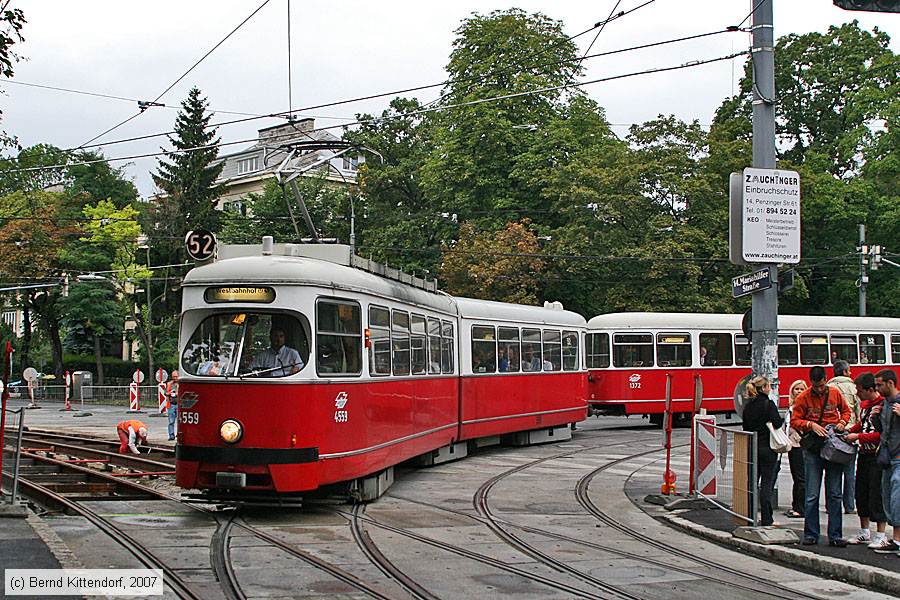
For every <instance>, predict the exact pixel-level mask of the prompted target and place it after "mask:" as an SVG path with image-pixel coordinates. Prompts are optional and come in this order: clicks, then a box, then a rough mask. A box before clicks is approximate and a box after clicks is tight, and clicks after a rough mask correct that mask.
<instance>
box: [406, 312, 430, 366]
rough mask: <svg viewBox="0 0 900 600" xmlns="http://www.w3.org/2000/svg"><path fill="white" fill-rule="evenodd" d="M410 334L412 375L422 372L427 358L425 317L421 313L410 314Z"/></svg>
mask: <svg viewBox="0 0 900 600" xmlns="http://www.w3.org/2000/svg"><path fill="white" fill-rule="evenodd" d="M410 327H411V329H412V336H411V337H410V339H409V343H410V347H411V349H412V372H413V375H419V374H421V373H424V372H425V370H426V367H427V363H428V360H427V358H426V357H425V317H423V316H422V315H412V316H411V320H410Z"/></svg>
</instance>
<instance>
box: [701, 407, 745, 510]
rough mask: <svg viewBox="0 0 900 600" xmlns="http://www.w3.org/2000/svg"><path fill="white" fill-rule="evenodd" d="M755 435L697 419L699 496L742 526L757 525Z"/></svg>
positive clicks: (709, 420)
mask: <svg viewBox="0 0 900 600" xmlns="http://www.w3.org/2000/svg"><path fill="white" fill-rule="evenodd" d="M756 443H757V440H756V433H755V432H752V431H740V430H736V429H732V428H729V427H722V426H721V425H716V424H715V420H714V419H706V418H704V417H700V416H698V417H695V419H694V456H695V460H694V481H695V482H696V490H697V495H698V496H699V497H701V498H703V499H705V500H707V501H708V502H710V503H712V504H713V505H715V506H717V507H718V508H720V509H722V510H724V511H726V512H728V513H729V514H731V515H733V516H734V518H735V521H736V522H737V523H739V524H741V525H745V524H750V525H753V526H756V525H757V524H758V516H757V513H758V510H759V488H758V486H757V485H756V481H757V464H756Z"/></svg>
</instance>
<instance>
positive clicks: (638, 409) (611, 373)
mask: <svg viewBox="0 0 900 600" xmlns="http://www.w3.org/2000/svg"><path fill="white" fill-rule="evenodd" d="M885 368H889V369H896V368H897V367H896V366H895V365H853V367H852V370H853V376H854V377H856V376H857V375H861V374H862V373H865V372H871V373H876V372H878V371H879V370H881V369H885ZM809 369H810V367H809V366H801V367H798V366H782V367H779V369H778V377H779V380H780V387H779V392H780V402H779V405H780V407H781V408H787V406H788V395H787V394H788V388H789V386H790V384H791V383H792V382H793V381H795V380H797V379H802V380H804V381H806V382H809ZM827 371H828V372H829V377H830V376H831V375H830V371H831V367H830V366H829V367H828V368H827ZM749 374H750V368H749V367H733V368H727V367H716V368H697V369H690V368H689V369H671V370H666V369H640V370H639V369H634V370H604V369H596V370H591V371H590V375H589V378H588V380H589V383H588V404H589V407H590V410H591V411H592V412H594V413H599V414H607V415H650V417H651V420H659V417H654V415H662V414H663V413H664V412H665V409H666V378H667V375H671V376H672V384H671V385H672V392H671V394H672V412H673V413H676V414H679V413H681V414H684V413H690V412H691V411H692V410H693V405H694V390H695V385H696V378H698V377H699V379H700V381H701V383H702V386H703V388H702V389H703V403H702V405H701V406H702V408H704V409H706V411H707V412H708V413H730V412H734V393H735V387H736V386H737V384H738V382H739V381H740V380H741V379H742V378H743V377H745V376H747V375H749Z"/></svg>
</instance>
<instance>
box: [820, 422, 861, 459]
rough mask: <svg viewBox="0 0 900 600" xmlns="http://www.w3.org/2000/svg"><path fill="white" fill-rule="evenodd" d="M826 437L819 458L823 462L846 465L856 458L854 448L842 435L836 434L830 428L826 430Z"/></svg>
mask: <svg viewBox="0 0 900 600" xmlns="http://www.w3.org/2000/svg"><path fill="white" fill-rule="evenodd" d="M827 431H828V435H827V436H825V444H824V445H823V446H822V450H821V452H820V453H819V456H821V457H822V459H823V460H827V461H829V462H833V463H838V464H839V465H847V464H850V462H852V461H853V459H855V458H856V446H855V445H854V444H851V443H850V442H848V441H847V440H846V439H845V438H844V436H843V435H842V434H839V433H838V432H836V431H835V430H834V429H833V428H832V427H831V426H828V428H827Z"/></svg>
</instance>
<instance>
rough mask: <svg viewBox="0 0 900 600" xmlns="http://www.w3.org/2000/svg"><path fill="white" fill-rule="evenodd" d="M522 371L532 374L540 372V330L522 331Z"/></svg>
mask: <svg viewBox="0 0 900 600" xmlns="http://www.w3.org/2000/svg"><path fill="white" fill-rule="evenodd" d="M522 370H523V371H526V372H529V373H531V372H534V371H540V370H541V330H540V329H523V330H522Z"/></svg>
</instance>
